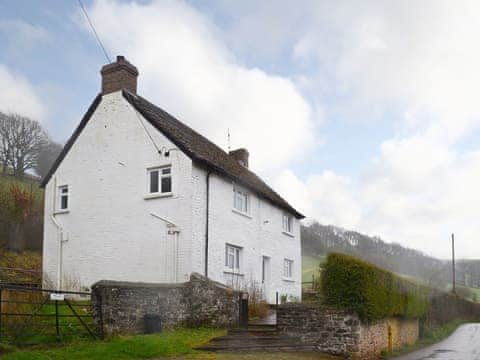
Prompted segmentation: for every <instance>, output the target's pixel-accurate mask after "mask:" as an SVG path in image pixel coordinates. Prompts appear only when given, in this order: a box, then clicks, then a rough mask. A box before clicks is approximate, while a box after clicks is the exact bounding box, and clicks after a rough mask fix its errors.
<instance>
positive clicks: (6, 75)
mask: <svg viewBox="0 0 480 360" xmlns="http://www.w3.org/2000/svg"><path fill="white" fill-rule="evenodd" d="M0 111H3V112H7V113H8V112H13V113H17V114H21V115H24V116H28V117H30V118H32V119H35V120H38V121H40V122H42V121H44V120H45V118H46V115H47V109H46V108H45V106H44V105H43V103H42V101H41V100H40V98H39V97H38V95H37V93H36V91H35V88H34V87H33V86H32V84H30V82H29V81H28V80H27V79H25V78H24V77H23V76H21V75H19V74H16V73H14V72H12V71H11V70H10V69H8V68H7V67H6V66H5V65H2V64H0Z"/></svg>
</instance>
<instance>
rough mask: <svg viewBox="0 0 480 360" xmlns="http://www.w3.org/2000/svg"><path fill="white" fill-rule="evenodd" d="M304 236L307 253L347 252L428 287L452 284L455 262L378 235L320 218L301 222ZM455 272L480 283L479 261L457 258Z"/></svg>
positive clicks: (468, 283)
mask: <svg viewBox="0 0 480 360" xmlns="http://www.w3.org/2000/svg"><path fill="white" fill-rule="evenodd" d="M301 238H302V252H303V254H304V255H309V256H316V257H319V258H323V257H324V256H325V255H327V254H329V253H331V252H339V253H343V254H348V255H352V256H355V257H357V258H360V259H362V260H365V261H368V262H370V263H373V264H375V265H377V266H379V267H381V268H382V269H386V270H389V271H392V272H394V273H397V274H401V275H404V276H407V277H411V278H415V279H417V280H419V281H421V282H422V283H424V284H426V285H428V286H429V287H433V288H436V289H439V290H448V289H449V288H451V283H452V263H451V261H449V260H441V259H436V258H434V257H432V256H429V255H427V254H424V253H422V252H421V251H418V250H415V249H410V248H407V247H404V246H402V245H400V244H396V243H389V242H386V241H383V240H382V239H380V238H378V237H370V236H367V235H364V234H361V233H358V232H356V231H349V230H345V229H342V228H339V227H336V226H332V225H328V226H326V225H322V224H320V223H318V222H312V223H310V224H308V225H306V226H302V228H301ZM447 246H448V243H447ZM455 275H456V276H455V281H456V283H457V285H460V286H465V287H476V288H478V287H480V261H479V260H462V259H460V260H458V261H457V262H456V274H455ZM462 291H465V289H463V288H462V287H457V292H462ZM465 297H468V296H465ZM472 297H473V295H472Z"/></svg>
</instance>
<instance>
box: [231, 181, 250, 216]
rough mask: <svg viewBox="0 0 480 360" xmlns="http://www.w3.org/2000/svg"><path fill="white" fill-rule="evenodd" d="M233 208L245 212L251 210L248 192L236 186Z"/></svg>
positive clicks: (234, 188)
mask: <svg viewBox="0 0 480 360" xmlns="http://www.w3.org/2000/svg"><path fill="white" fill-rule="evenodd" d="M233 208H234V209H235V210H238V211H241V212H243V213H248V212H249V210H250V204H249V196H248V193H247V192H245V191H244V190H241V189H238V188H237V187H235V186H234V187H233Z"/></svg>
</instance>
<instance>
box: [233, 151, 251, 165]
mask: <svg viewBox="0 0 480 360" xmlns="http://www.w3.org/2000/svg"><path fill="white" fill-rule="evenodd" d="M228 155H230V156H231V157H233V158H234V159H235V160H237V161H238V163H239V164H240V165H242V166H245V167H246V168H248V156H249V153H248V150H247V149H245V148H240V149H236V150H232V151H230V152H229V153H228Z"/></svg>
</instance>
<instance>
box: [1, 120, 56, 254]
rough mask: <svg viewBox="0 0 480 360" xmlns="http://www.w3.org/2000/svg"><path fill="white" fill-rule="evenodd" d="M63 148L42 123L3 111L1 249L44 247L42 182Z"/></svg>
mask: <svg viewBox="0 0 480 360" xmlns="http://www.w3.org/2000/svg"><path fill="white" fill-rule="evenodd" d="M61 148H62V147H61V145H60V144H57V143H55V142H54V141H52V140H51V138H50V136H49V135H48V133H47V131H46V130H45V129H44V128H43V127H42V125H41V124H40V123H39V122H37V121H35V120H32V119H29V118H27V117H24V116H20V115H17V114H5V113H2V112H0V250H3V251H13V252H17V253H18V252H22V251H25V250H33V251H40V250H41V249H42V233H43V191H42V190H41V189H40V188H39V181H40V178H41V177H42V176H44V175H45V174H46V173H47V171H48V169H49V168H50V166H51V164H52V162H53V161H54V159H55V158H56V157H57V156H58V154H59V152H60V151H61Z"/></svg>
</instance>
